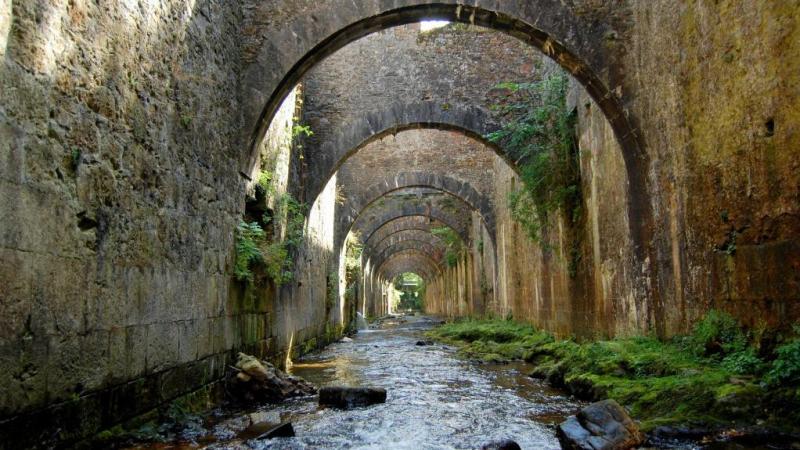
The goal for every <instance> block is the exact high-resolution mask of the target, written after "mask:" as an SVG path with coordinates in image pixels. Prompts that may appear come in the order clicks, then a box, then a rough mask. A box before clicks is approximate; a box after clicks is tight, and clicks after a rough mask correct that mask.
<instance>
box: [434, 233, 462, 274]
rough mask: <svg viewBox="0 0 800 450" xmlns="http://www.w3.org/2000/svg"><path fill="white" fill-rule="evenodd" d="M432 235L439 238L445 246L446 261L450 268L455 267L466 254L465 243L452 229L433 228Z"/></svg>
mask: <svg viewBox="0 0 800 450" xmlns="http://www.w3.org/2000/svg"><path fill="white" fill-rule="evenodd" d="M431 233H433V235H434V236H438V237H439V238H440V239H441V240H442V241H443V242H444V245H445V253H444V259H445V261H446V262H447V266H448V267H455V266H456V265H457V264H458V261H459V260H460V259H461V256H462V255H463V254H464V243H463V242H462V241H461V237H460V236H459V235H458V233H456V231H455V230H453V229H452V228H450V227H447V226H444V227H439V228H432V229H431Z"/></svg>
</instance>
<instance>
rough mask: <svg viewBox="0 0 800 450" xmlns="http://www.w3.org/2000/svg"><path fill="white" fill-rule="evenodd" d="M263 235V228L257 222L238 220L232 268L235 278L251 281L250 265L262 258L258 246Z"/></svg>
mask: <svg viewBox="0 0 800 450" xmlns="http://www.w3.org/2000/svg"><path fill="white" fill-rule="evenodd" d="M264 237H265V234H264V230H262V229H261V226H260V225H259V224H258V223H257V222H250V223H247V222H244V221H242V222H239V225H238V226H237V227H236V263H235V265H234V269H233V274H234V276H235V277H236V279H237V280H239V281H253V271H252V270H251V268H252V266H254V265H256V264H259V263H261V262H262V261H263V260H264V255H263V254H262V253H261V249H260V248H259V244H260V243H261V242H262V241H263V240H264Z"/></svg>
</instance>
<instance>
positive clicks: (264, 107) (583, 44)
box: [243, 0, 640, 148]
mask: <svg viewBox="0 0 800 450" xmlns="http://www.w3.org/2000/svg"><path fill="white" fill-rule="evenodd" d="M324 3H326V4H327V5H326V6H327V8H325V9H324V10H327V11H336V12H337V14H329V15H326V16H324V17H321V18H320V17H318V15H314V14H302V15H298V16H297V17H296V18H295V19H294V20H293V21H291V22H289V23H286V24H285V25H284V26H276V27H275V29H273V30H270V33H269V34H270V36H272V37H273V39H272V40H271V41H270V42H265V41H263V38H256V39H253V41H254V42H252V43H251V44H250V47H251V48H248V49H247V50H248V51H249V52H250V53H252V54H253V56H251V57H249V60H247V63H248V65H247V67H246V68H245V73H244V76H243V91H244V94H245V95H243V98H244V99H245V105H244V124H245V129H246V130H249V132H250V137H249V139H248V143H249V144H250V145H249V147H250V148H254V147H255V144H256V143H257V142H258V140H259V138H260V136H262V135H263V133H264V132H265V131H266V127H267V126H268V124H269V121H270V120H271V119H272V116H273V115H274V114H275V111H277V109H278V107H279V105H280V102H281V101H282V100H283V98H284V97H285V96H286V94H287V93H288V92H289V91H290V90H291V89H292V88H293V87H294V86H295V85H296V84H297V83H298V82H299V81H300V79H301V78H302V77H303V75H304V74H305V73H306V72H307V71H308V70H309V69H310V68H311V67H313V66H314V65H315V64H316V63H317V62H319V61H321V60H322V59H324V58H325V57H327V56H329V55H331V54H332V53H334V52H335V51H337V50H338V49H340V48H342V47H344V46H345V45H347V44H348V43H350V42H353V41H355V40H357V39H359V38H361V37H364V36H366V35H368V34H371V33H374V32H377V31H380V30H383V29H387V28H391V27H394V26H398V25H405V24H409V23H414V22H419V21H420V20H423V19H430V18H436V19H442V20H448V21H452V22H461V23H471V24H475V25H480V26H484V27H487V28H493V29H496V30H499V31H503V32H505V33H508V34H510V35H512V36H514V37H517V38H519V39H521V40H523V41H524V42H526V43H528V44H530V45H532V46H534V47H536V48H538V49H540V50H542V52H543V53H544V54H546V55H547V56H549V57H551V58H552V59H553V60H555V61H556V62H557V63H558V64H560V65H561V66H562V67H564V68H565V69H566V70H567V71H569V72H570V73H571V74H572V75H573V76H574V77H575V78H576V79H577V80H578V81H579V82H580V83H581V84H583V85H584V86H585V88H586V90H587V91H588V92H589V94H590V95H591V96H592V97H593V98H594V99H595V100H596V101H597V102H598V104H599V105H600V107H601V109H602V110H603V111H604V113H605V114H606V116H607V117H608V119H609V121H610V122H611V124H612V127H613V128H614V129H615V131H616V132H617V136H618V138H619V140H620V142H621V143H623V142H630V143H632V144H633V145H635V146H637V147H640V143H639V136H638V133H637V132H636V127H635V126H634V124H633V122H632V120H631V118H630V117H628V116H627V115H626V114H625V110H624V108H623V106H622V105H623V102H622V101H621V100H620V99H619V98H617V96H615V95H614V94H612V92H611V89H609V88H608V87H607V86H614V87H616V86H617V84H619V82H620V81H621V78H622V76H623V71H621V70H619V69H617V68H616V67H615V66H614V64H615V63H617V62H618V61H619V60H620V59H621V56H622V53H623V52H624V51H625V49H624V48H623V47H624V46H619V45H613V46H610V45H606V44H605V43H606V42H607V38H608V36H610V35H613V36H616V35H617V31H618V30H617V28H621V27H622V26H624V25H623V24H622V23H621V22H620V21H619V20H618V19H617V17H616V14H615V13H617V14H619V13H624V12H625V11H624V5H623V6H621V7H620V8H619V9H620V10H621V11H615V10H614V8H607V9H606V10H605V11H603V10H601V9H600V8H597V9H596V10H585V9H581V10H578V8H579V6H570V5H567V4H566V3H565V2H561V1H558V0H540V1H537V2H535V4H532V3H531V2H525V1H508V2H497V1H496V0H476V1H475V2H474V4H473V5H463V4H460V2H459V0H395V1H393V2H390V3H387V2H384V1H379V0H365V1H362V2H357V3H353V2H350V1H347V0H328V1H325V2H324ZM620 31H622V30H620ZM601 74H602V76H603V78H605V79H603V78H601ZM623 147H625V145H623Z"/></svg>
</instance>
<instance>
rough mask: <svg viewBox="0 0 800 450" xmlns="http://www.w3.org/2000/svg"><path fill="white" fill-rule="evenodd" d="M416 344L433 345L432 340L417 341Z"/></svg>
mask: <svg viewBox="0 0 800 450" xmlns="http://www.w3.org/2000/svg"><path fill="white" fill-rule="evenodd" d="M416 345H419V346H424V345H433V341H417V344H416Z"/></svg>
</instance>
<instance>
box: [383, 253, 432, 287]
mask: <svg viewBox="0 0 800 450" xmlns="http://www.w3.org/2000/svg"><path fill="white" fill-rule="evenodd" d="M400 258H402V259H406V260H408V261H413V262H415V263H416V264H415V265H413V266H411V265H408V266H406V267H407V268H408V270H406V271H410V272H415V271H416V273H419V272H418V271H419V270H420V269H410V267H419V268H425V269H426V270H427V273H428V274H429V275H430V279H433V278H435V277H437V276H439V275H440V274H441V266H440V265H439V264H437V263H436V261H434V260H433V259H431V258H430V256H429V255H427V254H426V253H425V252H423V251H421V250H418V249H403V250H398V251H397V252H394V253H392V254H391V255H389V256H388V257H387V258H386V259H384V260H383V261H382V262H381V263H380V264H376V265H375V269H374V270H373V273H374V274H375V275H376V276H378V277H380V276H381V275H382V274H385V273H386V272H385V270H386V267H387V265H389V264H391V263H392V262H393V261H396V260H397V259H400ZM385 278H386V279H389V277H385ZM426 281H427V280H426Z"/></svg>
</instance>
